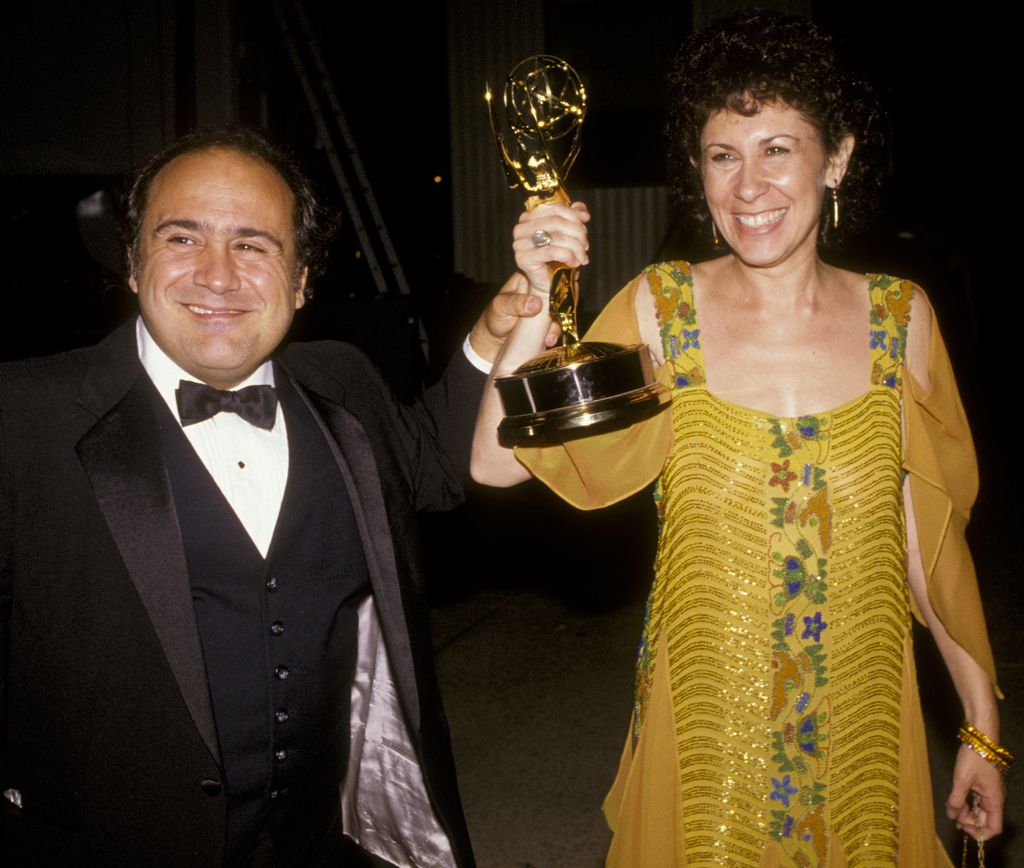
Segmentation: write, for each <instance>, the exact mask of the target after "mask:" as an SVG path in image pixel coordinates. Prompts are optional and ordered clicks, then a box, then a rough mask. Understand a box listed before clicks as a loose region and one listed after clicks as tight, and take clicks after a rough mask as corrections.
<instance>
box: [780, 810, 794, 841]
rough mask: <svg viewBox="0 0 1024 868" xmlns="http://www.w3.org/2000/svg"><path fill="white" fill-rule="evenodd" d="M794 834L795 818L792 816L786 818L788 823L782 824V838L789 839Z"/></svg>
mask: <svg viewBox="0 0 1024 868" xmlns="http://www.w3.org/2000/svg"><path fill="white" fill-rule="evenodd" d="M792 833H793V817H792V815H787V816H786V822H784V823H783V824H782V837H783V838H788V837H789V836H790V835H791V834H792Z"/></svg>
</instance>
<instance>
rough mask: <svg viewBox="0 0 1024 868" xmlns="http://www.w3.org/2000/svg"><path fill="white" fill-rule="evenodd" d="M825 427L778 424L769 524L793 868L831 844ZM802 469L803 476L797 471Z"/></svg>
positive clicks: (777, 778)
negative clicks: (825, 811)
mask: <svg viewBox="0 0 1024 868" xmlns="http://www.w3.org/2000/svg"><path fill="white" fill-rule="evenodd" d="M829 421H830V420H829V419H828V418H822V417H817V416H814V417H810V416H808V417H801V418H799V419H797V420H795V421H792V420H785V419H772V420H771V425H770V429H769V430H770V433H771V434H773V435H774V441H773V445H774V447H775V448H776V449H777V450H778V454H779V458H780V460H779V461H778V462H775V461H772V462H770V467H771V471H772V475H771V476H770V478H769V479H768V480H767V482H768V488H769V490H771V489H772V488H777V487H782V489H783V492H784V493H785V494H786V496H784V497H779V496H776V495H771V503H772V504H774V505H773V506H772V507H771V510H770V511H771V514H772V517H773V519H772V524H773V526H774V527H776V528H778V529H779V531H780V532H779V533H778V534H777V535H775V537H774V542H773V548H772V552H771V563H772V564H773V565H774V566H773V567H772V568H771V571H770V572H771V575H770V578H769V581H770V582H771V584H772V588H773V589H774V594H773V597H772V599H773V601H774V605H775V608H776V613H777V617H776V618H775V620H774V622H773V629H772V639H773V640H774V642H773V645H772V657H771V668H772V682H771V684H772V689H771V702H770V707H769V717H770V723H771V727H772V730H771V734H772V750H773V754H772V762H773V763H774V764H775V766H774V768H769V769H768V781H769V782H770V785H771V790H770V791H769V794H768V799H769V801H770V802H778V803H779V804H778V805H777V806H775V807H773V808H772V809H771V818H772V819H771V823H770V831H771V835H772V836H773V837H774V838H775V839H776V840H777V841H778V842H779V845H780V846H781V847H782V849H783V852H784V853H786V855H787V857H788V860H787V861H789V862H791V863H792V864H797V865H817V864H821V859H822V855H823V854H824V853H825V848H826V846H827V841H826V837H825V822H824V818H823V816H822V815H821V807H822V806H823V805H824V802H825V797H826V792H827V784H826V782H825V779H823V778H825V775H826V772H827V766H828V744H829V719H830V714H829V705H830V701H829V698H828V695H827V694H824V693H822V692H821V691H820V690H819V688H822V687H824V686H825V685H827V684H828V675H827V672H828V666H827V660H828V653H827V652H826V650H825V645H824V644H823V642H822V639H823V637H824V636H825V635H827V631H828V622H827V621H826V620H825V617H824V613H823V610H822V607H823V606H824V605H825V604H827V602H828V551H829V548H830V546H831V537H832V532H831V528H832V507H831V504H830V503H829V492H828V481H827V479H826V475H825V471H824V470H823V468H822V467H821V466H819V465H820V464H822V463H824V457H825V453H826V450H827V448H828V444H829V437H828V425H829ZM797 467H799V468H800V473H797V472H795V469H791V468H797Z"/></svg>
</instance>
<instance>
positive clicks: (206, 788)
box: [199, 778, 224, 796]
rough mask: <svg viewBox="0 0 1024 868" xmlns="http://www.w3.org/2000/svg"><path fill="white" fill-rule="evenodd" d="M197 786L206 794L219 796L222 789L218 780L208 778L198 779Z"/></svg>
mask: <svg viewBox="0 0 1024 868" xmlns="http://www.w3.org/2000/svg"><path fill="white" fill-rule="evenodd" d="M199 787H200V789H201V790H202V791H203V792H204V793H206V795H208V796H219V795H220V794H221V791H222V790H223V789H224V788H223V787H222V786H221V783H220V781H214V780H211V779H210V778H206V779H205V780H203V781H200V783H199Z"/></svg>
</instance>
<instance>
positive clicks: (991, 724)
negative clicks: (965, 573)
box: [903, 480, 1006, 838]
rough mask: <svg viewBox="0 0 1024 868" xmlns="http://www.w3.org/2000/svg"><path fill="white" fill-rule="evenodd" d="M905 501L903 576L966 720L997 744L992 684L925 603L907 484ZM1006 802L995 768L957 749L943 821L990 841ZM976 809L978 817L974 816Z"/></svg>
mask: <svg viewBox="0 0 1024 868" xmlns="http://www.w3.org/2000/svg"><path fill="white" fill-rule="evenodd" d="M903 502H904V505H905V509H906V513H907V576H908V579H909V581H910V589H911V591H912V593H913V594H914V600H915V601H916V602H917V607H918V609H920V611H921V614H922V615H923V616H924V620H925V623H926V624H927V625H928V629H929V630H930V631H931V634H932V637H933V638H934V639H935V644H936V645H937V646H938V649H939V653H940V654H941V655H942V659H943V661H944V662H945V664H946V668H947V669H948V670H949V674H950V677H951V678H952V679H953V686H954V687H955V688H956V692H957V695H958V696H959V697H960V704H961V705H962V706H963V712H964V720H965V721H967V722H968V723H971V724H973V725H974V726H975V727H977V728H978V729H979V730H981V731H982V732H983V733H985V735H987V736H988V737H989V738H990V739H992V740H993V741H995V742H997V743H998V741H999V711H998V709H997V708H996V697H995V693H994V692H993V690H992V682H991V681H990V680H989V677H988V675H987V674H985V671H984V670H983V669H982V668H981V667H980V666H979V665H978V664H977V663H976V662H975V661H974V658H973V657H971V656H970V655H969V654H968V653H967V652H966V651H964V649H963V648H961V647H960V646H959V645H958V644H957V643H956V642H955V641H954V640H953V638H952V637H951V636H950V635H949V633H948V632H947V631H946V628H945V627H944V626H943V624H942V621H941V620H940V619H939V617H938V616H937V615H936V614H935V610H934V609H933V608H932V605H931V603H930V602H929V600H928V586H927V579H926V578H925V574H924V566H923V565H922V562H921V551H920V548H919V546H918V539H917V525H916V523H915V521H914V506H913V501H912V500H911V495H910V482H909V480H908V481H907V482H905V483H904V485H903ZM950 735H951V736H952V734H950ZM1005 798H1006V788H1005V785H1004V783H1003V776H1002V774H1000V772H999V771H998V769H996V767H995V766H993V765H992V764H991V763H989V762H987V761H986V760H983V759H982V758H981V757H980V756H978V754H976V753H975V752H974V751H973V750H971V749H970V748H969V747H967V745H961V746H960V751H959V753H958V754H957V758H956V766H955V767H954V769H953V786H952V788H951V789H950V791H949V796H948V797H947V798H946V816H947V817H949V819H951V820H955V821H956V824H957V828H959V829H963V830H964V831H965V832H966V833H967V834H968V835H970V836H971V837H972V838H977V836H978V831H980V832H981V834H983V835H984V836H985V838H991V837H992V836H993V835H998V834H999V833H1000V832H1002V830H1003V802H1004V800H1005ZM975 808H977V812H976V814H975V815H974V816H972V811H973V810H974V809H975Z"/></svg>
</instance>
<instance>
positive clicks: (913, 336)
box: [906, 283, 935, 391]
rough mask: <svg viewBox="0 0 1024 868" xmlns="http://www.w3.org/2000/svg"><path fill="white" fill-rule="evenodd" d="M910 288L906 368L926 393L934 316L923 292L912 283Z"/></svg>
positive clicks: (928, 387) (929, 384)
mask: <svg viewBox="0 0 1024 868" xmlns="http://www.w3.org/2000/svg"><path fill="white" fill-rule="evenodd" d="M911 287H912V289H913V296H912V297H911V300H910V325H909V326H908V327H907V355H906V366H907V370H908V371H910V373H911V375H912V376H913V377H914V379H915V380H917V382H918V383H920V384H921V385H922V386H923V387H924V389H925V391H928V390H929V389H931V377H930V376H929V374H928V359H929V356H930V354H931V348H932V328H933V326H934V322H933V321H934V319H935V314H934V313H933V312H932V305H931V302H930V301H928V296H927V295H925V292H924V290H923V289H921V287H919V286H918V285H917V284H916V283H912V284H911Z"/></svg>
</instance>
